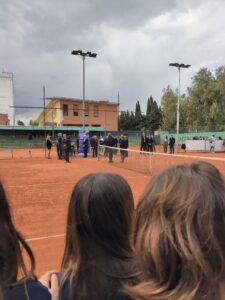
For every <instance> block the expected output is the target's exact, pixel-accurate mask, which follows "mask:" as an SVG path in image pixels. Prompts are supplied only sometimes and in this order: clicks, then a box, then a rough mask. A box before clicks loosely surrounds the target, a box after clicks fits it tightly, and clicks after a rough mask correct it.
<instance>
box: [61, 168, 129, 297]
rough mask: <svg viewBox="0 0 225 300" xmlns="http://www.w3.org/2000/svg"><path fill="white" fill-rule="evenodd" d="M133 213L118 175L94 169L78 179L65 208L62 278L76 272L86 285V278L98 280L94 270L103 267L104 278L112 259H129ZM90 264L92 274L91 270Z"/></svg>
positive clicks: (126, 191)
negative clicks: (65, 222) (66, 208)
mask: <svg viewBox="0 0 225 300" xmlns="http://www.w3.org/2000/svg"><path fill="white" fill-rule="evenodd" d="M133 213H134V201H133V195H132V191H131V189H130V186H129V185H128V183H127V182H126V181H125V179H123V177H121V176H120V175H118V174H113V173H94V174H90V175H87V176H85V177H83V178H82V179H81V180H79V182H78V183H77V184H76V185H75V187H74V189H73V191H72V195H71V199H70V204H69V208H68V218H67V233H66V246H65V252H64V258H63V262H62V269H63V270H64V272H65V274H66V275H65V278H68V277H70V278H71V276H72V277H73V276H74V275H75V274H76V273H77V274H78V275H77V276H79V274H80V276H81V277H82V278H83V279H82V280H83V281H84V284H85V285H87V283H88V280H90V281H91V282H96V280H98V275H97V271H98V270H99V269H102V272H101V274H102V275H101V276H103V275H104V276H103V278H102V280H103V281H104V280H105V279H104V278H105V277H106V274H110V270H112V269H113V267H114V265H113V261H115V260H116V261H118V260H123V259H124V260H128V259H130V258H131V257H132V255H133V251H132V247H131V236H130V235H131V230H132V218H133ZM93 266H94V267H95V271H94V273H95V274H94V273H93V274H92V271H90V268H93ZM119 271H121V270H119ZM123 275H124V274H123ZM73 278H74V277H73ZM102 284H103V282H102ZM90 288H91V287H90ZM92 288H93V289H95V288H96V287H95V288H94V287H92ZM78 290H79V287H77V288H76V291H77V292H78ZM89 299H91V296H90V298H89Z"/></svg>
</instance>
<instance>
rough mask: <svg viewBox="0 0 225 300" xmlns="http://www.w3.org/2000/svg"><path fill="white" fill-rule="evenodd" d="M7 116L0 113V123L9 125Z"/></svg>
mask: <svg viewBox="0 0 225 300" xmlns="http://www.w3.org/2000/svg"><path fill="white" fill-rule="evenodd" d="M9 123H10V121H9V116H8V115H7V114H0V125H9Z"/></svg>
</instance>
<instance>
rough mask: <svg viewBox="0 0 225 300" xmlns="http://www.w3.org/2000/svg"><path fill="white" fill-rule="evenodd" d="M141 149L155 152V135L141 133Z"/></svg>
mask: <svg viewBox="0 0 225 300" xmlns="http://www.w3.org/2000/svg"><path fill="white" fill-rule="evenodd" d="M140 151H141V152H142V151H145V152H155V151H156V149H155V138H154V135H150V134H147V135H146V133H145V132H143V133H142V135H141V148H140Z"/></svg>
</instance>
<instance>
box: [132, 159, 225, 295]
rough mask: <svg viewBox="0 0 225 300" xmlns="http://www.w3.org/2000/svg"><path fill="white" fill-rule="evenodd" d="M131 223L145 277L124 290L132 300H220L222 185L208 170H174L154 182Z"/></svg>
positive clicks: (224, 225) (224, 221)
mask: <svg viewBox="0 0 225 300" xmlns="http://www.w3.org/2000/svg"><path fill="white" fill-rule="evenodd" d="M135 223H136V224H135V236H134V243H135V249H136V252H137V255H138V258H139V260H140V263H141V266H142V268H143V272H144V274H145V277H144V281H143V282H142V283H141V284H138V285H136V286H135V287H127V288H126V291H127V292H128V293H129V294H130V295H131V296H132V297H133V298H134V299H151V300H156V299H157V300H161V299H163V300H165V299H167V300H177V299H179V300H200V299H204V300H209V299H210V300H212V299H213V300H215V299H220V295H219V288H220V284H221V282H223V281H224V279H225V239H224V237H225V184H224V181H223V178H222V176H221V174H220V172H219V171H218V170H217V169H216V168H215V167H214V166H213V165H211V164H209V163H206V162H197V163H194V164H192V165H190V166H186V165H178V166H174V167H171V168H169V169H167V170H165V171H163V172H162V173H161V174H159V175H158V176H156V177H155V178H153V179H152V181H151V182H150V183H149V184H148V186H147V187H146V189H145V191H144V193H143V195H142V196H141V199H140V201H139V203H138V206H137V213H136V221H135Z"/></svg>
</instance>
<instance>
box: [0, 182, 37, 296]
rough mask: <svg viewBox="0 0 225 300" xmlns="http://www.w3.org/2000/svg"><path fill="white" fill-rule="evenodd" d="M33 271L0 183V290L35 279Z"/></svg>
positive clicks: (33, 265) (33, 267)
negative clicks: (24, 252) (28, 265)
mask: <svg viewBox="0 0 225 300" xmlns="http://www.w3.org/2000/svg"><path fill="white" fill-rule="evenodd" d="M22 249H24V250H25V251H26V253H27V256H28V258H29V260H30V270H28V269H27V267H26V265H25V262H24V258H23V255H22ZM34 269H35V260H34V256H33V253H32V251H31V249H30V247H29V246H28V244H27V243H26V242H25V240H24V239H23V237H22V236H21V234H20V233H19V232H18V231H17V230H16V228H15V227H14V225H13V222H12V218H11V214H10V208H9V204H8V201H7V197H6V194H5V191H4V188H3V186H2V183H1V182H0V270H1V271H0V290H3V289H4V288H7V287H9V286H13V285H15V284H17V283H18V282H22V281H26V279H28V278H32V277H33V278H36V277H35V275H34ZM18 275H19V277H20V278H18ZM1 294H2V291H1V292H0V295H1Z"/></svg>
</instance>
